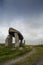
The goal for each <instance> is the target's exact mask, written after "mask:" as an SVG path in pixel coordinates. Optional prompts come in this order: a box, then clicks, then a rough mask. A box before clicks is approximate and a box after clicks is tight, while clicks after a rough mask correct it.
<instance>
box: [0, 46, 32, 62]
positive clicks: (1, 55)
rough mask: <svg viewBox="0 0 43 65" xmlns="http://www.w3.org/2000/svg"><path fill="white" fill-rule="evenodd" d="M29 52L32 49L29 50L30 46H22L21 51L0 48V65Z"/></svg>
mask: <svg viewBox="0 0 43 65" xmlns="http://www.w3.org/2000/svg"><path fill="white" fill-rule="evenodd" d="M31 50H32V48H30V46H23V47H22V49H21V50H20V49H19V48H18V49H13V50H12V49H11V48H6V47H5V46H0V63H1V62H3V61H6V60H9V59H12V58H16V57H18V56H21V55H23V54H25V53H26V52H29V51H31Z"/></svg>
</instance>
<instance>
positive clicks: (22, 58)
mask: <svg viewBox="0 0 43 65" xmlns="http://www.w3.org/2000/svg"><path fill="white" fill-rule="evenodd" d="M35 52H36V50H35V48H33V49H32V51H30V52H28V53H26V54H24V55H22V56H20V57H18V58H16V59H11V60H8V61H6V62H4V63H1V64H0V65H12V64H14V63H16V62H19V61H23V60H24V59H25V58H26V57H28V56H30V55H31V54H33V53H35Z"/></svg>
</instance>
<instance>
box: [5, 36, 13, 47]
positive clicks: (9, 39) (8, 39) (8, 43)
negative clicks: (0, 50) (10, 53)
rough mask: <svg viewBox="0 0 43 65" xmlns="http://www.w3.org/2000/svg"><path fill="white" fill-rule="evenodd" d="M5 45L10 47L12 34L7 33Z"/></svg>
mask: <svg viewBox="0 0 43 65" xmlns="http://www.w3.org/2000/svg"><path fill="white" fill-rule="evenodd" d="M5 46H8V47H11V46H12V36H11V35H8V36H7V38H6V40H5Z"/></svg>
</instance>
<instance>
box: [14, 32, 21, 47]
mask: <svg viewBox="0 0 43 65" xmlns="http://www.w3.org/2000/svg"><path fill="white" fill-rule="evenodd" d="M14 35H15V47H16V48H17V47H19V45H20V44H19V36H18V34H17V33H15V34H14Z"/></svg>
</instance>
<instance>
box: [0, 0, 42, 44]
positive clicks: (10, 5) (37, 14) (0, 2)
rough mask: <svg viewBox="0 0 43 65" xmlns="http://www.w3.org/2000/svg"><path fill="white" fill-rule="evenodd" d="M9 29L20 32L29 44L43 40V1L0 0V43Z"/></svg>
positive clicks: (3, 40)
mask: <svg viewBox="0 0 43 65" xmlns="http://www.w3.org/2000/svg"><path fill="white" fill-rule="evenodd" d="M9 27H13V28H15V29H17V30H19V31H20V32H21V33H22V35H23V36H24V39H25V40H26V43H27V44H29V43H30V44H32V41H34V42H36V41H37V40H40V41H41V40H43V0H0V43H2V42H5V38H6V37H7V35H8V29H9ZM34 44H35V43H34Z"/></svg>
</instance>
